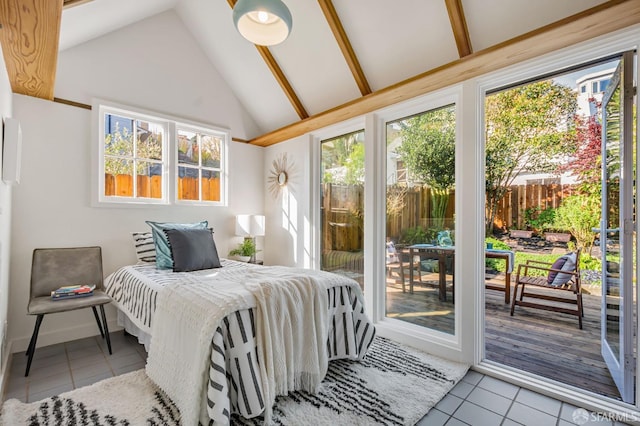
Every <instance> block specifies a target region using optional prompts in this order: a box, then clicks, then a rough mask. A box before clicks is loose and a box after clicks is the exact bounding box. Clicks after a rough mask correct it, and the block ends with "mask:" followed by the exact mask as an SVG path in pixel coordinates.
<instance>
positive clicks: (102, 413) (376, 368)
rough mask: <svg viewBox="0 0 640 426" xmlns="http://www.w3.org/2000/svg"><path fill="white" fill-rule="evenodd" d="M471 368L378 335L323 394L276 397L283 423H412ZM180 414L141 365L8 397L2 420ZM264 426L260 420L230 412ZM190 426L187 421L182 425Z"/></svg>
mask: <svg viewBox="0 0 640 426" xmlns="http://www.w3.org/2000/svg"><path fill="white" fill-rule="evenodd" d="M467 369H468V366H466V365H463V364H459V363H454V362H451V361H446V360H443V359H441V358H436V357H434V356H431V355H428V354H425V353H423V352H420V351H417V350H415V349H411V348H408V347H405V346H402V345H400V344H398V343H395V342H393V341H390V340H388V339H385V338H382V337H376V338H375V340H374V342H373V344H372V345H371V348H370V349H369V352H368V353H367V356H366V358H365V360H364V361H361V362H353V361H333V362H331V363H330V364H329V371H328V373H327V377H326V378H325V379H324V381H323V382H322V385H321V386H320V389H319V391H318V393H316V394H309V393H307V392H294V393H292V394H290V395H288V396H286V397H279V398H278V399H277V401H276V405H275V407H274V410H273V412H274V415H273V423H274V424H278V425H296V426H299V425H314V426H315V425H327V426H329V425H331V426H339V425H362V426H364V425H414V424H415V423H416V422H417V421H419V420H420V419H421V418H422V417H423V416H424V415H425V414H426V413H427V412H428V411H429V410H430V409H431V407H433V406H434V405H435V404H436V403H437V402H438V401H439V400H440V399H442V397H443V396H445V395H446V394H447V392H449V390H450V389H451V388H452V387H453V386H454V385H455V384H456V383H457V382H458V381H459V380H460V379H461V378H462V377H463V376H464V374H465V373H466V371H467ZM179 419H180V413H179V412H178V410H177V409H176V407H175V406H174V405H173V403H172V402H171V400H170V399H169V398H168V397H167V396H166V395H164V393H162V391H160V390H159V389H158V388H157V387H156V386H155V385H154V384H153V382H151V381H150V380H149V379H148V378H147V376H146V374H145V372H144V370H139V371H135V372H133V373H128V374H124V375H121V376H118V377H114V378H111V379H106V380H103V381H101V382H98V383H95V384H93V385H91V386H87V387H84V388H79V389H75V390H72V391H69V392H66V393H63V394H60V395H59V396H54V397H52V398H48V399H44V400H42V401H37V402H32V403H28V404H25V403H22V402H20V401H18V400H16V399H10V400H7V401H5V403H4V404H3V406H2V413H1V415H0V425H3V426H17V425H29V426H37V425H47V426H48V425H131V426H137V425H150V426H153V425H171V426H174V425H175V426H178V425H180V420H179ZM232 424H237V425H262V424H263V419H262V418H255V419H251V420H246V419H242V418H239V417H233V418H232ZM183 426H187V425H183Z"/></svg>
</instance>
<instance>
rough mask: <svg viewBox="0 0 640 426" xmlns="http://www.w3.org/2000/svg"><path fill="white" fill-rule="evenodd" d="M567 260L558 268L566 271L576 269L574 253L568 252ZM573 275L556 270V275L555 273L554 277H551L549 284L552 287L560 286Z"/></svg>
mask: <svg viewBox="0 0 640 426" xmlns="http://www.w3.org/2000/svg"><path fill="white" fill-rule="evenodd" d="M566 258H567V261H566V262H565V263H564V265H562V269H560V270H561V271H568V272H575V270H576V254H575V253H569V254H568V255H567V256H566ZM573 277H574V275H571V274H563V273H562V272H558V275H556V277H555V278H554V279H553V282H552V283H551V285H552V286H553V287H560V286H562V285H564V284H566V283H568V282H569V280H571V278H573Z"/></svg>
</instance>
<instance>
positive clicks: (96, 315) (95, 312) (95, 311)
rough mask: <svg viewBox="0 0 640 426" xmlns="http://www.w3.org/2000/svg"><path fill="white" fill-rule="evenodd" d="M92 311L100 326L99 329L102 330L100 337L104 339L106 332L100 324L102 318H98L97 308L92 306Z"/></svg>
mask: <svg viewBox="0 0 640 426" xmlns="http://www.w3.org/2000/svg"><path fill="white" fill-rule="evenodd" d="M91 309H92V310H93V316H94V317H96V323H97V324H98V329H99V330H100V335H101V336H102V338H103V339H104V331H102V324H100V318H98V311H97V310H96V307H95V306H92V307H91Z"/></svg>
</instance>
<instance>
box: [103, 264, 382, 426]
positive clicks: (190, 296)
mask: <svg viewBox="0 0 640 426" xmlns="http://www.w3.org/2000/svg"><path fill="white" fill-rule="evenodd" d="M220 263H221V267H220V268H216V269H207V270H198V271H191V272H173V271H172V270H170V269H157V268H156V265H155V263H142V264H136V265H129V266H125V267H122V268H120V269H119V270H117V271H116V272H114V273H112V274H111V275H109V276H108V277H107V278H106V280H105V284H106V292H107V293H108V294H109V295H110V296H111V297H112V299H113V302H114V304H115V306H116V307H117V308H118V323H119V325H121V326H123V327H124V328H125V329H126V330H127V331H128V332H129V333H131V334H133V335H135V336H138V340H139V341H140V342H141V343H143V344H144V345H145V347H146V348H147V350H148V351H149V357H148V363H147V374H148V375H149V376H150V377H151V378H152V379H153V380H154V381H155V382H156V383H157V384H158V385H159V386H160V387H161V388H162V389H163V390H164V391H165V392H167V394H168V395H169V397H171V398H172V400H173V401H174V403H176V405H177V406H178V408H179V409H180V411H181V414H182V420H183V424H196V423H197V422H198V421H200V423H202V424H211V423H212V422H213V424H229V423H230V421H231V420H230V419H231V415H232V414H238V415H240V416H242V417H245V418H252V417H256V416H259V415H264V416H265V417H266V418H268V416H269V414H270V409H271V405H270V403H269V401H273V400H275V395H276V394H280V393H282V391H283V389H284V391H285V392H286V391H290V390H294V389H295V388H299V387H300V386H299V383H295V384H293V383H291V381H289V383H288V385H287V384H286V383H285V385H284V388H283V386H282V385H281V384H280V385H278V386H275V385H274V382H273V381H274V378H273V377H270V376H271V374H269V372H268V371H267V372H265V369H266V368H269V366H270V365H271V364H273V363H271V364H270V363H269V361H270V359H269V356H268V355H265V352H264V347H269V346H270V345H271V343H270V342H273V341H279V339H283V340H285V341H287V343H286V344H285V346H287V347H289V346H291V347H292V348H293V349H291V351H292V353H293V355H294V356H297V357H298V358H300V359H301V358H304V357H305V356H306V352H307V349H306V348H308V347H312V346H313V344H315V343H317V346H318V347H320V351H319V352H323V353H322V354H321V357H320V358H323V357H324V358H326V359H327V362H328V361H331V360H334V359H352V360H361V359H362V358H363V357H364V356H365V354H366V352H367V349H368V348H369V345H370V344H371V342H372V341H373V337H374V334H375V329H374V327H373V325H372V323H371V322H370V320H369V319H368V317H367V315H366V313H365V310H364V306H363V298H362V292H361V289H360V287H359V285H358V283H357V282H356V281H354V280H352V279H349V278H346V277H343V276H340V275H337V274H331V273H328V272H323V271H312V270H304V269H298V268H287V267H277V266H274V267H270V266H260V265H253V264H247V263H243V262H236V261H233V260H229V259H220ZM280 282H284V283H286V282H295V283H297V284H296V285H298V286H300V287H301V288H304V290H303V291H307V290H306V289H307V288H312V287H313V288H315V289H316V290H314V291H316V292H317V294H321V295H322V296H321V297H318V296H311V295H309V296H302V297H303V298H304V299H310V300H306V301H305V302H304V309H299V310H300V312H301V313H298V314H297V315H298V317H295V315H293V314H287V315H292V317H291V318H289V319H288V321H289V324H288V325H287V327H290V328H293V329H295V327H296V326H298V325H300V324H298V323H307V322H310V323H312V324H311V326H312V327H313V326H314V324H313V321H301V319H302V318H303V317H305V318H308V319H313V318H314V316H313V315H314V314H313V312H315V311H322V312H321V313H322V315H318V314H315V315H316V317H315V319H316V322H318V318H321V322H322V324H315V326H317V327H316V328H313V329H312V330H311V332H309V331H307V330H303V333H298V334H304V336H303V337H301V339H300V341H299V342H298V341H297V337H296V338H295V339H294V340H291V341H288V340H287V339H291V336H290V335H295V334H296V332H291V330H288V329H286V328H287V327H284V329H283V327H271V326H270V325H269V324H271V323H272V322H273V321H272V320H271V317H269V316H268V315H272V316H274V315H281V314H282V313H281V312H279V311H278V310H279V309H281V308H278V309H275V308H273V307H272V306H271V305H274V306H275V305H276V304H275V303H274V302H273V301H270V299H268V296H269V295H270V294H271V292H272V291H273V292H274V293H277V291H276V290H275V287H274V288H271V287H269V285H267V286H266V287H265V286H264V285H265V283H267V284H268V283H280ZM309 283H315V285H313V286H309V285H308V284H309ZM263 288H267V289H268V291H263V290H261V289H263ZM256 289H258V290H256ZM287 291H288V290H287ZM238 292H239V295H238V294H236V293H238ZM209 293H213V294H212V295H211V294H209ZM227 293H229V294H230V293H233V294H234V297H233V299H228V300H227V299H225V298H226V297H227V296H228V294H227ZM265 294H266V296H267V298H266V299H265V298H264V297H263V296H265ZM209 299H212V300H224V301H225V302H224V303H223V302H211V301H210V300H209ZM311 299H314V300H311ZM229 300H233V301H232V302H230V301H229ZM211 303H213V305H212V304H211ZM216 303H219V305H220V306H218V307H217V308H215V309H213V308H212V306H215V305H216ZM269 309H272V310H273V312H271V314H266V316H265V313H264V312H263V311H268V310H269ZM284 310H285V311H286V310H287V309H284ZM291 310H292V311H293V310H296V309H295V308H294V309H291ZM276 311H278V312H276ZM324 311H326V316H323V315H324ZM222 315H224V316H222ZM264 318H268V319H267V320H265V319H264ZM296 318H298V319H296ZM299 320H300V321H299ZM325 322H326V324H325ZM203 324H204V325H203ZM314 330H315V331H314ZM294 331H295V330H294ZM316 334H317V336H316V337H315V338H316V339H320V337H319V336H323V337H322V340H324V341H322V342H314V341H313V339H314V337H313V336H314V335H316ZM265 335H269V336H271V340H268V339H267V338H265V337H264V336H265ZM152 336H153V339H152ZM325 337H326V338H325ZM305 339H306V340H305ZM296 344H298V347H297V348H296ZM195 348H198V349H195ZM296 353H297V355H296ZM300 354H303V355H304V356H303V355H300ZM298 358H296V359H298ZM259 359H260V360H262V361H265V362H262V361H261V362H258V360H259ZM200 365H203V367H202V368H200V367H198V366H200ZM194 366H196V367H195V368H194ZM271 366H272V365H271ZM261 368H262V369H261ZM201 370H202V371H201ZM324 372H326V369H325V370H324ZM318 373H319V374H321V375H322V374H324V373H323V370H322V368H321V369H320V371H319V372H318ZM275 376H278V375H277V374H275ZM322 377H324V376H322ZM321 379H322V378H320V380H321ZM187 394H188V395H187Z"/></svg>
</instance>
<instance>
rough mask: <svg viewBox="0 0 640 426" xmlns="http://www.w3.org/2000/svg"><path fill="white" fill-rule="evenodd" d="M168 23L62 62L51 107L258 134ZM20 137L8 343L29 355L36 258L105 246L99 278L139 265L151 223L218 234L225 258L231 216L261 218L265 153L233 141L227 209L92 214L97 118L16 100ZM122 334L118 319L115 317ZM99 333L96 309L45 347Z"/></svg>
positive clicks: (51, 330) (46, 334)
mask: <svg viewBox="0 0 640 426" xmlns="http://www.w3.org/2000/svg"><path fill="white" fill-rule="evenodd" d="M196 46H197V44H196V43H195V41H194V40H193V39H192V37H191V36H190V35H189V33H188V32H187V31H186V30H185V28H184V26H183V24H182V22H181V21H180V19H179V18H177V16H176V15H175V14H174V13H173V12H166V13H162V14H160V15H156V16H155V17H152V18H149V19H147V20H145V21H142V22H139V23H136V24H135V25H132V26H130V27H126V28H124V29H122V30H120V31H118V32H115V33H112V34H108V35H106V36H104V37H101V38H99V39H96V40H93V41H91V42H88V43H86V44H84V45H80V46H77V47H75V48H73V49H70V50H68V51H65V52H63V53H62V54H61V55H60V57H59V66H58V77H57V84H56V89H55V96H56V97H61V98H67V99H71V100H74V101H79V102H84V103H90V102H91V98H92V97H99V98H107V99H111V100H113V101H115V102H118V103H121V104H125V105H133V106H138V107H140V108H144V109H147V110H151V111H158V112H161V113H166V114H170V115H172V116H176V117H182V118H187V119H191V120H195V121H199V122H203V123H208V124H212V125H217V126H220V127H227V128H229V129H230V130H231V134H232V135H235V134H237V133H241V134H244V132H245V127H246V126H249V127H252V126H254V124H253V122H252V121H251V119H249V118H248V116H247V114H246V113H245V111H244V110H243V109H242V107H241V106H240V104H239V102H238V101H237V99H236V98H235V97H234V96H233V93H232V92H231V91H230V90H229V88H228V87H227V86H226V84H225V83H224V81H222V79H221V78H220V77H219V74H218V73H217V71H216V70H215V68H214V67H213V66H212V65H211V64H210V63H209V62H208V61H207V60H206V58H205V57H204V56H203V55H202V52H201V51H200V50H199V49H198V48H197V47H196ZM13 101H14V115H15V116H16V117H17V118H19V119H20V121H21V124H22V130H23V157H22V158H23V163H22V181H21V183H20V185H19V186H17V187H15V188H14V192H13V200H14V201H13V220H12V224H11V226H12V232H13V235H14V238H13V241H12V245H11V295H10V304H9V306H10V307H9V336H10V338H11V339H13V351H14V352H17V351H22V350H25V349H26V346H27V344H28V339H29V338H30V335H31V332H32V329H33V324H34V322H35V319H34V318H33V317H31V316H28V315H26V306H27V301H28V296H29V277H30V267H31V254H32V251H33V249H34V248H37V247H65V246H81V245H100V246H102V249H103V261H104V272H105V274H109V273H111V272H113V271H114V270H115V269H116V268H118V267H119V266H122V265H125V264H130V263H134V262H135V254H134V251H133V244H132V240H131V236H130V234H129V233H130V232H131V231H140V230H146V229H148V226H147V225H146V224H145V223H144V221H145V220H157V221H185V222H186V221H198V220H202V219H207V220H208V221H209V223H210V224H211V225H212V226H213V228H214V231H215V235H214V238H215V240H216V244H217V246H218V251H219V253H220V255H221V256H225V255H226V254H227V253H228V250H229V247H230V244H232V243H234V242H235V237H234V236H233V233H234V220H233V219H234V216H235V215H236V214H241V213H256V214H260V213H263V190H264V186H263V182H264V173H263V170H264V168H263V154H264V149H263V148H260V147H256V146H250V145H246V144H243V143H237V142H231V143H230V149H229V175H228V176H229V206H228V207H186V206H179V207H177V206H156V207H145V208H96V207H91V200H90V189H91V188H90V183H89V182H90V181H91V174H92V173H94V172H95V171H93V170H91V168H90V163H91V161H90V155H91V154H90V153H91V144H92V143H95V142H96V141H92V140H91V134H92V133H91V130H92V125H93V123H92V118H91V117H92V114H91V111H89V110H85V109H81V108H76V107H71V106H67V105H62V104H57V103H53V102H48V101H44V100H40V99H36V98H31V97H26V96H21V95H15V96H14V98H13ZM108 314H109V319H110V323H109V326H110V327H115V322H114V321H115V311H114V310H113V309H109V311H108ZM97 333H98V330H97V327H96V324H95V321H94V319H93V315H92V313H91V311H90V310H83V311H78V312H70V313H62V314H55V315H48V316H47V317H45V320H44V322H43V325H42V328H41V330H40V337H39V338H38V346H44V345H49V344H53V343H57V342H60V341H67V340H70V339H75V338H80V337H85V336H89V335H95V334H97Z"/></svg>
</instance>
